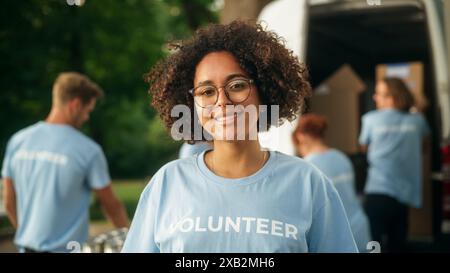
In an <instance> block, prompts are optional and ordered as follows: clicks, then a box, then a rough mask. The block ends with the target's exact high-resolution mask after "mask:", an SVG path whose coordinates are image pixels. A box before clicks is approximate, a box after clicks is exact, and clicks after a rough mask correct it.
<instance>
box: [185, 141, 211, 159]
mask: <svg viewBox="0 0 450 273" xmlns="http://www.w3.org/2000/svg"><path fill="white" fill-rule="evenodd" d="M210 149H212V147H211V146H210V145H209V144H208V143H207V142H196V143H195V144H189V143H186V142H185V143H183V145H181V148H180V153H179V156H178V158H186V157H189V156H193V155H196V154H200V153H201V152H203V151H206V150H210Z"/></svg>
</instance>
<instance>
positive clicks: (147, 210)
mask: <svg viewBox="0 0 450 273" xmlns="http://www.w3.org/2000/svg"><path fill="white" fill-rule="evenodd" d="M155 177H156V175H155V176H154V177H153V178H152V180H151V181H150V182H149V184H148V186H147V187H146V188H145V190H144V192H143V193H142V194H141V198H140V199H139V203H138V206H137V209H136V212H135V214H134V217H133V221H132V223H131V226H130V230H129V231H128V234H127V238H126V240H125V243H124V246H123V248H122V253H158V252H160V249H159V246H158V244H157V243H156V242H155V225H156V222H157V221H156V215H157V210H158V204H159V200H160V196H159V192H160V191H159V190H157V189H156V188H157V185H155V184H157V183H158V182H157V181H156V180H157V179H156V178H155Z"/></svg>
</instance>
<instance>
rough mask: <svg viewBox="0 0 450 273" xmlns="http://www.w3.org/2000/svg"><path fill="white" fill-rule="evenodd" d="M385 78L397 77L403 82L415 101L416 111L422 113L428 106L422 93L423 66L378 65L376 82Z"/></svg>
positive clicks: (416, 64) (415, 63) (412, 64)
mask: <svg viewBox="0 0 450 273" xmlns="http://www.w3.org/2000/svg"><path fill="white" fill-rule="evenodd" d="M385 77H398V78H401V79H403V80H404V81H405V83H406V84H407V85H408V87H409V89H410V90H411V93H412V94H413V96H414V100H415V101H416V108H417V110H419V111H421V112H423V111H424V110H425V108H426V107H427V105H428V101H427V99H426V98H425V95H424V92H423V64H422V63H421V62H411V63H394V64H379V65H377V67H376V80H377V81H379V80H382V79H383V78H385Z"/></svg>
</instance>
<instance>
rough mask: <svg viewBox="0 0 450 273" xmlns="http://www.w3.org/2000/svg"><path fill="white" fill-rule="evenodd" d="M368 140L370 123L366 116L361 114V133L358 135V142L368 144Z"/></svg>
mask: <svg viewBox="0 0 450 273" xmlns="http://www.w3.org/2000/svg"><path fill="white" fill-rule="evenodd" d="M369 142H370V123H369V119H368V117H367V116H363V118H362V121H361V133H360V135H359V144H361V145H368V144H369Z"/></svg>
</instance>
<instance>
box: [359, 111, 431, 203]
mask: <svg viewBox="0 0 450 273" xmlns="http://www.w3.org/2000/svg"><path fill="white" fill-rule="evenodd" d="M429 134H430V129H429V127H428V125H427V122H426V120H425V118H424V117H423V116H422V115H421V114H419V113H405V112H401V111H398V110H394V109H387V110H377V111H371V112H369V113H367V114H365V115H364V116H363V117H362V128H361V134H360V136H359V143H360V144H361V145H368V146H369V148H368V154H367V157H368V161H369V172H368V177H367V182H366V187H365V192H366V193H379V194H386V195H389V196H391V197H393V198H395V199H397V200H398V201H399V202H402V203H404V204H408V205H411V206H413V207H417V208H419V207H420V206H421V205H422V141H423V139H424V137H425V136H427V135H429Z"/></svg>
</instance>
